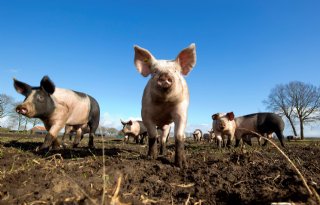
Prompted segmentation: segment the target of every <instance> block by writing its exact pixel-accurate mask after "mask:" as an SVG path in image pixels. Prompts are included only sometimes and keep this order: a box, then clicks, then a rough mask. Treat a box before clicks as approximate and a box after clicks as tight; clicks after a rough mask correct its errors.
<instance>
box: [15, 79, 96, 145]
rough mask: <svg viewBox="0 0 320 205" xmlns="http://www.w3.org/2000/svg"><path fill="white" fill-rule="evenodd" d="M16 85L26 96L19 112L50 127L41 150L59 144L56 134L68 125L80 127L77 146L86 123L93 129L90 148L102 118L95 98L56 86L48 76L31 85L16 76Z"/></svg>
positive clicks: (17, 89)
mask: <svg viewBox="0 0 320 205" xmlns="http://www.w3.org/2000/svg"><path fill="white" fill-rule="evenodd" d="M14 88H15V89H16V91H17V92H18V93H20V94H22V95H24V96H25V100H24V101H23V103H22V104H20V105H18V106H17V107H16V111H17V112H18V113H20V114H22V115H25V116H27V117H29V118H34V117H35V118H40V119H41V120H42V122H43V124H44V125H45V127H46V129H47V130H48V134H47V135H46V137H45V140H44V143H43V144H42V145H41V146H40V150H47V149H49V148H50V147H51V146H52V148H58V147H60V143H59V141H58V139H57V135H58V133H59V131H60V130H61V129H62V128H64V127H65V126H66V125H70V126H76V127H77V136H76V138H75V139H74V143H73V146H74V147H76V146H77V145H78V144H79V142H80V138H81V127H82V125H85V124H87V125H88V126H89V128H90V138H89V147H93V136H94V133H95V131H96V129H97V128H98V125H99V120H100V108H99V104H98V102H97V101H96V100H95V99H94V98H93V97H91V96H89V95H87V94H84V93H80V92H76V91H72V90H68V89H63V88H56V86H55V85H54V83H53V82H52V81H51V80H50V78H49V77H48V76H44V77H43V78H42V80H41V82H40V87H32V86H30V85H28V84H26V83H24V82H21V81H18V80H16V79H14ZM78 130H79V131H78Z"/></svg>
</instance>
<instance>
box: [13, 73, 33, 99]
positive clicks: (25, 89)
mask: <svg viewBox="0 0 320 205" xmlns="http://www.w3.org/2000/svg"><path fill="white" fill-rule="evenodd" d="M13 86H14V88H15V89H16V91H17V92H18V93H20V94H22V95H24V96H26V97H27V96H28V95H29V93H30V92H31V90H32V88H31V86H30V85H28V84H27V83H23V82H21V81H18V80H17V79H15V78H13Z"/></svg>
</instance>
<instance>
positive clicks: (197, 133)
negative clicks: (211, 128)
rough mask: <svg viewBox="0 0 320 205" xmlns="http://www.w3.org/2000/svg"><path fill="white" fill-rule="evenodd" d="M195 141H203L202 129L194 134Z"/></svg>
mask: <svg viewBox="0 0 320 205" xmlns="http://www.w3.org/2000/svg"><path fill="white" fill-rule="evenodd" d="M192 135H193V139H194V141H201V140H202V131H201V130H200V129H196V130H195V131H194V132H193V133H192Z"/></svg>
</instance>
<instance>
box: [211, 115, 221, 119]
mask: <svg viewBox="0 0 320 205" xmlns="http://www.w3.org/2000/svg"><path fill="white" fill-rule="evenodd" d="M218 116H219V115H218V114H213V115H212V116H211V117H212V119H213V120H217V119H218Z"/></svg>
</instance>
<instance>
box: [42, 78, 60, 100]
mask: <svg viewBox="0 0 320 205" xmlns="http://www.w3.org/2000/svg"><path fill="white" fill-rule="evenodd" d="M40 87H41V88H42V89H44V90H45V91H46V92H47V93H49V94H50V95H51V94H53V93H54V90H55V88H56V86H55V85H54V83H53V82H52V81H51V80H50V78H49V77H48V76H44V77H43V78H42V80H41V82H40Z"/></svg>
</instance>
